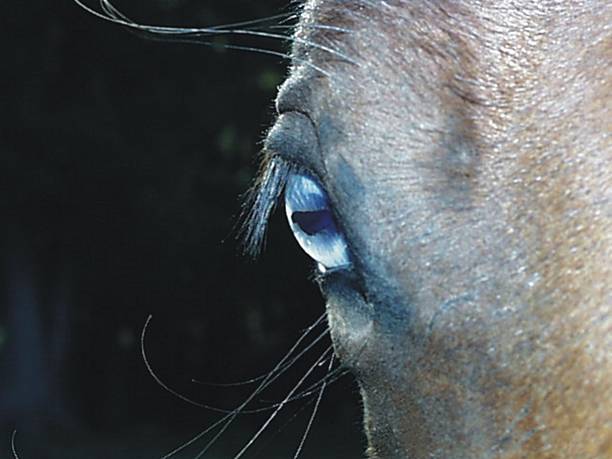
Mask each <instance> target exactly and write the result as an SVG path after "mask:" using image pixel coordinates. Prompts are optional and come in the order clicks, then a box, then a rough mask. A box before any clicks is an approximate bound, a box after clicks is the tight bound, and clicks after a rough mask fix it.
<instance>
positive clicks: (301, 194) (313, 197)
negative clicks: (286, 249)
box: [285, 173, 350, 271]
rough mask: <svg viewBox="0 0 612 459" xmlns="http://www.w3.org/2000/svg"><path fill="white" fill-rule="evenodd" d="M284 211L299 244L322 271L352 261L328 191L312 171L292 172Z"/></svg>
mask: <svg viewBox="0 0 612 459" xmlns="http://www.w3.org/2000/svg"><path fill="white" fill-rule="evenodd" d="M285 211H286V213H287V220H289V226H290V227H291V230H292V231H293V235H294V236H295V238H296V239H297V242H298V244H299V245H300V247H302V249H304V251H305V252H306V253H307V254H308V255H309V256H310V257H312V258H313V259H314V260H315V261H316V262H317V263H318V265H319V269H320V270H321V271H326V270H328V269H335V268H340V267H343V266H347V265H349V264H350V259H349V254H348V247H347V244H346V240H345V238H344V235H343V234H342V233H341V232H340V230H339V229H338V227H337V225H336V222H335V220H334V216H333V213H332V211H331V208H330V206H329V198H328V196H327V193H326V192H325V190H324V189H323V187H322V186H321V185H319V183H318V182H317V180H316V179H315V178H314V177H312V176H311V175H309V174H305V173H297V174H291V175H290V176H289V178H288V180H287V187H286V188H285Z"/></svg>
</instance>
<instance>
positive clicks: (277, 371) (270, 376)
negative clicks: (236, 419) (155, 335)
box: [140, 315, 328, 414]
mask: <svg viewBox="0 0 612 459" xmlns="http://www.w3.org/2000/svg"><path fill="white" fill-rule="evenodd" d="M152 318H153V316H151V315H150V316H149V317H148V318H147V320H146V322H145V325H144V327H143V329H142V333H141V335H140V352H141V355H142V359H143V361H144V364H145V367H146V368H147V371H148V372H149V374H150V375H151V377H152V378H153V379H154V380H155V382H156V383H157V384H158V385H159V386H161V387H162V388H163V389H164V390H165V391H167V392H168V393H170V394H171V395H173V396H175V397H177V398H178V399H180V400H182V401H184V402H186V403H188V404H190V405H193V406H196V407H198V408H204V409H207V410H211V411H215V412H218V413H223V414H233V413H235V412H236V409H234V410H229V409H224V408H219V407H216V406H212V405H208V404H205V403H200V402H197V401H195V400H193V399H191V398H189V397H186V396H185V395H183V394H181V393H180V392H178V391H176V390H174V389H172V388H171V387H170V386H168V384H166V383H165V382H164V381H162V379H161V378H160V377H159V376H158V375H157V373H156V372H155V370H154V369H153V367H152V365H151V363H150V362H149V358H148V356H147V352H146V347H145V339H146V335H147V331H148V328H149V324H150V322H151V320H152ZM320 322H321V319H319V320H318V321H317V324H318V323H320ZM315 327H316V325H313V326H311V327H309V328H308V329H307V330H306V332H305V335H307V334H309V333H310V332H311V331H312V330H313V329H314V328H315ZM327 333H328V330H327V328H326V329H325V331H324V332H323V333H321V334H320V335H318V336H317V337H316V338H315V340H314V341H313V342H312V343H310V344H309V345H308V346H307V347H306V348H304V349H303V350H301V351H300V352H299V353H298V354H297V355H296V356H295V357H293V358H292V359H291V360H289V362H288V363H287V364H285V365H283V366H281V367H280V368H279V367H278V365H277V366H276V367H275V368H274V369H273V370H271V371H270V372H268V373H267V375H265V378H266V381H265V382H264V383H262V385H263V386H262V385H260V387H258V389H257V390H258V391H259V392H261V391H262V390H264V389H266V388H267V387H268V386H269V385H270V384H272V383H273V382H274V381H276V380H277V379H278V378H279V377H280V376H282V375H283V373H285V372H286V371H287V370H288V369H289V368H290V367H291V366H293V364H294V363H295V362H297V361H298V360H299V359H300V358H302V357H303V356H304V354H306V353H307V352H308V351H309V350H310V349H312V348H313V347H314V346H315V345H316V344H317V343H318V342H319V341H320V340H321V339H322V338H323V337H324V336H325V335H326V334H327ZM305 335H302V337H301V338H300V339H302V338H304V337H305ZM292 349H293V350H295V347H294V348H292ZM290 353H291V352H290ZM290 353H289V354H286V355H285V357H284V358H283V360H285V359H286V358H288V357H289V355H290ZM264 384H265V385H264ZM272 408H273V407H267V408H261V409H257V410H241V409H240V412H241V413H244V414H253V413H259V412H262V411H266V410H270V409H272Z"/></svg>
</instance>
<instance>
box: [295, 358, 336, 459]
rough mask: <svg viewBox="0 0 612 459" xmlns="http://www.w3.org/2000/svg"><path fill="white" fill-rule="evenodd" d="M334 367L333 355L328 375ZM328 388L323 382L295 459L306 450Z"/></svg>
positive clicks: (325, 382)
mask: <svg viewBox="0 0 612 459" xmlns="http://www.w3.org/2000/svg"><path fill="white" fill-rule="evenodd" d="M333 365H334V354H333V353H332V355H331V357H330V359H329V366H328V367H327V372H328V373H329V372H330V371H331V369H332V366H333ZM326 387H327V381H326V380H325V381H323V385H322V386H321V389H319V395H318V396H317V401H316V402H315V406H314V408H313V409H312V414H311V415H310V418H309V419H308V424H307V425H306V430H304V435H302V439H301V440H300V444H299V445H298V448H297V450H296V451H295V454H294V456H293V459H298V457H299V455H300V453H301V452H302V449H304V443H306V438H308V434H309V433H310V430H311V429H312V424H313V422H314V420H315V417H316V416H317V412H318V411H319V406H320V405H321V400H322V399H323V393H324V392H325V388H326Z"/></svg>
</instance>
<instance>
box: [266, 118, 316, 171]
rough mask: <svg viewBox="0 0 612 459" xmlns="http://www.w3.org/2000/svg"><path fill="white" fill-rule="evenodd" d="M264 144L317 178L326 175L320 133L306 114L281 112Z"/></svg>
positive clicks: (273, 153) (268, 149) (275, 153)
mask: <svg viewBox="0 0 612 459" xmlns="http://www.w3.org/2000/svg"><path fill="white" fill-rule="evenodd" d="M264 147H265V150H266V151H267V152H268V154H271V155H274V156H279V157H280V158H282V159H283V160H285V161H288V162H291V163H293V164H296V165H298V166H299V167H300V168H302V169H305V170H307V171H308V172H310V173H312V175H314V176H316V177H317V178H319V179H321V178H323V177H322V175H323V174H322V173H321V172H322V171H324V167H323V161H322V158H321V154H320V145H319V137H318V132H317V129H316V125H315V124H314V122H313V121H312V119H311V118H310V116H309V115H308V114H307V113H304V112H301V111H295V110H293V111H288V112H284V113H282V114H281V115H279V117H278V119H277V120H276V122H275V123H274V126H273V127H272V129H271V130H270V132H269V133H268V135H267V137H266V139H265V142H264ZM321 183H323V181H322V180H321Z"/></svg>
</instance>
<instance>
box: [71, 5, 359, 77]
mask: <svg viewBox="0 0 612 459" xmlns="http://www.w3.org/2000/svg"><path fill="white" fill-rule="evenodd" d="M74 1H75V2H76V3H77V4H78V5H79V6H81V7H82V8H84V9H85V10H86V11H88V12H90V13H92V14H95V15H96V16H97V17H99V18H102V19H105V20H107V21H110V22H113V23H115V24H118V25H121V26H124V27H128V28H130V29H135V30H140V31H143V32H147V33H154V34H159V35H182V36H190V37H199V36H202V35H246V36H256V37H263V38H273V39H282V40H289V39H291V40H292V41H294V42H298V43H302V44H305V45H307V46H310V47H312V48H316V49H320V50H321V51H325V52H327V53H329V54H331V55H333V56H335V57H338V58H340V59H342V60H344V61H346V62H349V63H351V64H354V65H357V61H355V60H353V59H352V58H350V57H349V56H347V55H345V54H343V53H341V52H340V51H338V50H336V49H333V48H330V47H328V46H325V45H322V44H319V43H315V42H312V41H310V40H305V39H301V38H299V37H293V38H290V37H288V36H286V35H281V34H276V33H270V32H263V31H259V30H248V29H233V28H230V26H229V25H227V26H219V27H204V28H183V27H168V26H157V25H149V24H139V23H137V22H135V21H133V20H131V19H130V18H128V17H127V16H125V15H124V14H123V13H121V12H120V11H119V10H117V8H115V7H114V6H113V5H112V3H110V2H109V1H108V0H100V5H101V8H102V10H103V12H104V13H106V14H101V13H100V12H98V11H96V10H94V9H92V8H90V7H88V6H86V5H84V4H83V3H82V1H81V0H74ZM196 42H197V40H196ZM204 44H208V43H206V42H204ZM227 47H228V48H231V47H230V46H227ZM238 49H248V50H249V51H261V50H260V49H259V48H256V49H249V48H238ZM265 54H267V53H265ZM272 54H274V55H280V54H276V53H272ZM285 56H286V55H285Z"/></svg>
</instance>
